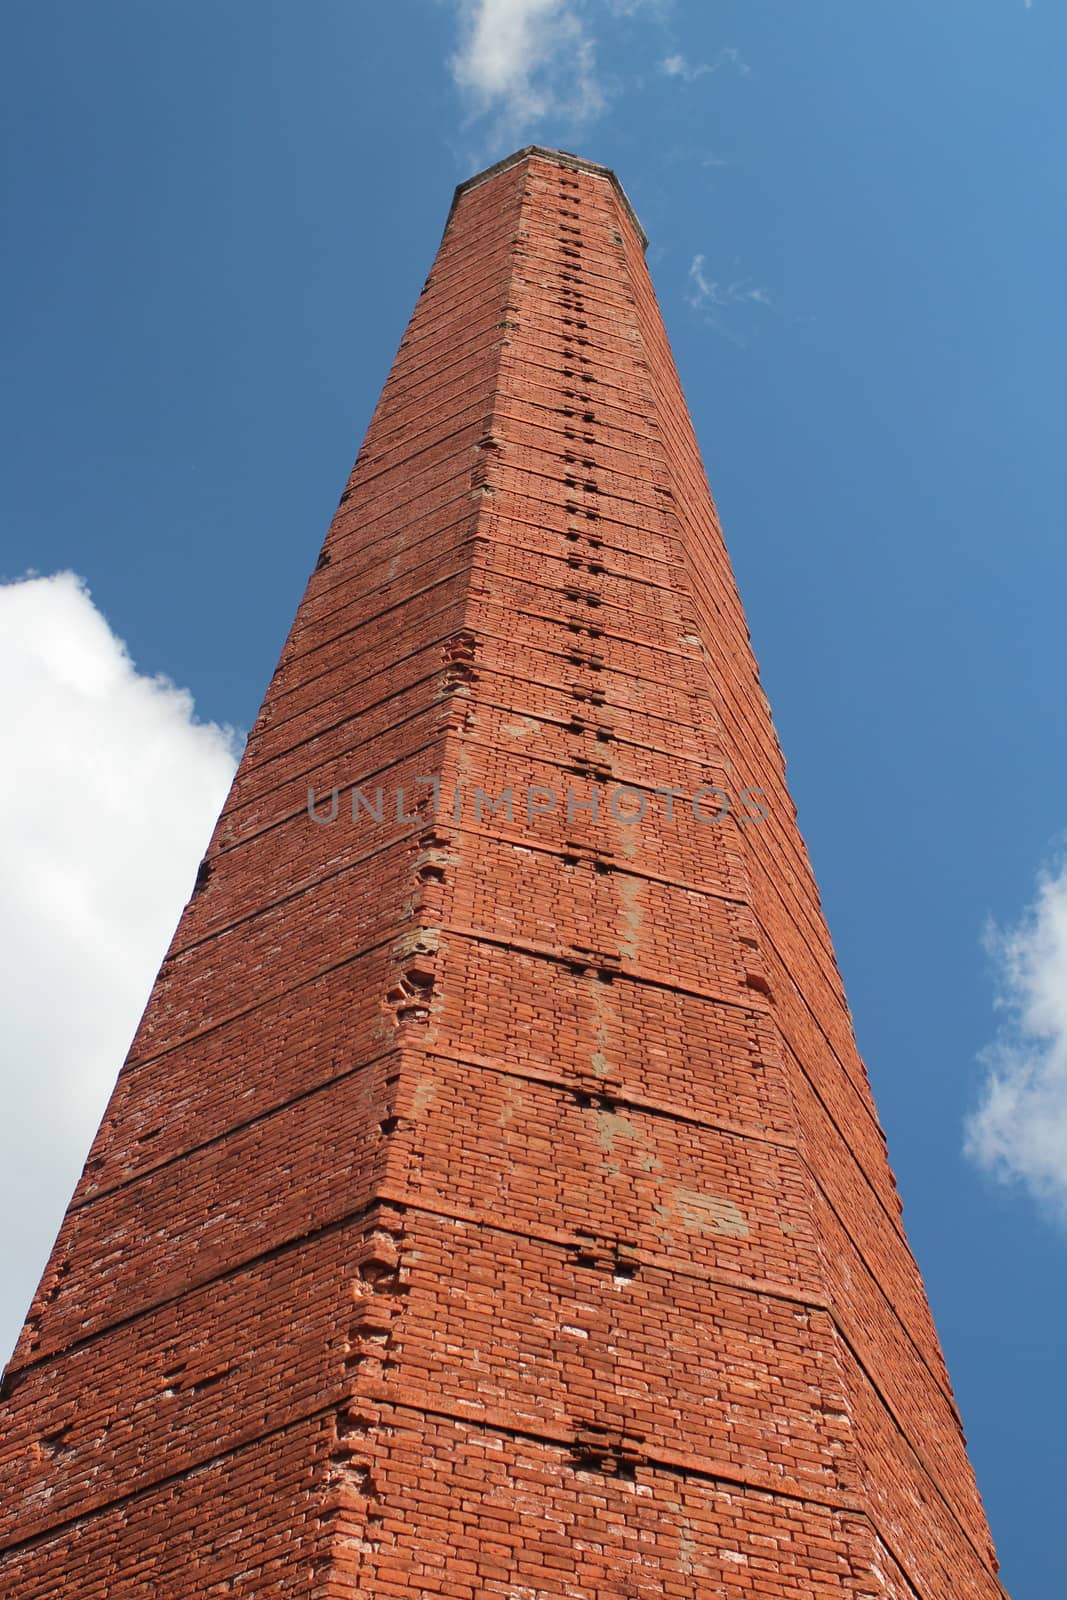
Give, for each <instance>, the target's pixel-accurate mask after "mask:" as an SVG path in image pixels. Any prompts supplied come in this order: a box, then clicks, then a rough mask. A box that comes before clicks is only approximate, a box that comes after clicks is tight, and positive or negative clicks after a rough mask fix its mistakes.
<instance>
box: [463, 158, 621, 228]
mask: <svg viewBox="0 0 1067 1600" xmlns="http://www.w3.org/2000/svg"><path fill="white" fill-rule="evenodd" d="M530 156H536V157H537V158H538V160H540V161H553V162H555V164H556V165H557V166H559V167H569V168H570V170H571V171H572V172H588V173H589V174H590V175H591V176H592V177H594V178H604V179H606V181H607V182H608V183H610V184H611V186H612V188H613V189H614V190H615V193H616V194H617V195H618V197H619V199H620V201H621V202H622V207H623V210H624V211H625V212H626V215H627V216H628V217H629V219H630V221H631V222H632V223H633V225H634V229H635V230H636V233H637V237H638V238H639V239H640V241H641V248H642V250H647V249H648V235H647V233H646V232H645V230H644V228H642V226H641V224H640V222H639V221H638V219H637V212H636V211H635V210H634V208H633V206H632V205H631V204H630V202H629V200H628V199H627V198H626V191H625V189H624V188H623V186H622V184H621V183H620V182H619V180H618V178H617V176H616V175H615V173H614V172H613V171H612V170H611V168H610V167H605V166H601V164H600V162H599V161H586V160H584V159H583V158H582V157H581V156H572V155H570V154H568V152H567V151H566V150H550V149H548V147H547V146H546V145H543V144H528V145H525V146H524V147H523V149H521V150H516V151H515V152H514V154H513V155H510V156H505V157H504V159H503V161H495V162H494V163H493V165H492V166H491V167H486V168H485V170H484V171H483V172H476V173H475V175H474V177H473V178H468V179H467V180H466V182H465V183H460V184H457V185H456V192H455V194H454V195H453V196H452V205H451V207H450V209H449V213H448V215H449V219H451V216H452V212H453V211H454V210H455V209H456V206H457V204H458V203H459V197H460V195H463V194H466V193H467V191H468V190H469V189H476V188H477V187H478V185H479V184H480V183H485V182H487V181H488V179H490V178H495V177H496V175H497V173H499V172H506V171H507V170H508V168H509V167H517V166H518V164H519V162H520V161H527V160H529V158H530ZM446 227H447V223H446Z"/></svg>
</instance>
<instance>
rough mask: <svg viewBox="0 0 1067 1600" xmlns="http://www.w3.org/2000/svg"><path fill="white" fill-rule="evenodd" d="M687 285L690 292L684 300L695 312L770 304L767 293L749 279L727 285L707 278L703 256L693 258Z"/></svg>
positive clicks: (736, 279) (734, 280) (737, 279)
mask: <svg viewBox="0 0 1067 1600" xmlns="http://www.w3.org/2000/svg"><path fill="white" fill-rule="evenodd" d="M689 283H690V290H689V294H688V296H687V297H686V298H687V299H688V301H689V304H690V305H691V306H692V307H693V308H694V310H696V311H703V310H704V309H705V308H706V307H708V306H743V305H759V306H769V305H770V303H771V297H770V294H769V293H768V291H767V290H766V289H760V288H758V287H757V286H756V285H755V284H754V283H753V282H752V279H751V278H735V279H733V280H732V281H731V282H729V283H720V282H719V281H718V280H717V279H715V278H709V277H708V276H707V274H706V273H705V271H704V257H703V256H694V257H693V260H692V263H691V265H690V267H689Z"/></svg>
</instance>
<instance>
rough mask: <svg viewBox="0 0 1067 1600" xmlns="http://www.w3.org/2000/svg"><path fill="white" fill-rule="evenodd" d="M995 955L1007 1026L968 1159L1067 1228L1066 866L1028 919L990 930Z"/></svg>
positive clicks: (973, 1123)
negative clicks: (1016, 1186) (1025, 1193)
mask: <svg viewBox="0 0 1067 1600" xmlns="http://www.w3.org/2000/svg"><path fill="white" fill-rule="evenodd" d="M988 946H989V949H990V951H991V953H992V954H993V956H994V958H995V960H996V961H997V964H998V981H999V993H998V996H997V1003H998V1006H999V1007H1000V1009H1001V1010H1002V1011H1003V1012H1004V1013H1005V1027H1004V1028H1003V1029H1002V1031H1001V1033H1000V1036H999V1037H998V1039H997V1040H996V1041H995V1043H994V1044H993V1045H991V1046H990V1048H989V1049H988V1050H987V1051H985V1053H984V1056H983V1060H984V1063H985V1066H986V1068H987V1076H986V1080H985V1084H984V1086H983V1089H982V1096H981V1100H980V1103H979V1106H978V1108H977V1110H976V1111H975V1112H974V1113H973V1114H972V1115H971V1117H970V1118H969V1119H968V1122H967V1130H966V1149H967V1153H968V1155H969V1156H971V1158H972V1159H973V1160H974V1161H976V1162H977V1163H978V1165H979V1166H981V1167H983V1168H984V1169H985V1170H986V1171H987V1172H989V1173H991V1174H993V1175H994V1176H995V1177H997V1178H999V1179H1001V1180H1002V1181H1005V1182H1008V1183H1012V1182H1015V1183H1022V1184H1024V1185H1025V1186H1026V1187H1027V1188H1028V1189H1029V1190H1030V1192H1031V1193H1032V1194H1033V1195H1034V1196H1035V1198H1036V1199H1038V1200H1039V1201H1040V1202H1041V1203H1042V1204H1043V1205H1044V1206H1045V1207H1046V1208H1047V1209H1048V1210H1050V1211H1051V1212H1053V1213H1054V1214H1056V1215H1057V1216H1058V1217H1059V1218H1060V1220H1061V1221H1064V1222H1067V860H1065V861H1062V862H1060V863H1059V864H1058V865H1057V866H1056V867H1054V868H1050V869H1049V870H1048V871H1046V872H1044V873H1042V874H1041V876H1040V877H1039V879H1038V884H1037V893H1036V895H1035V897H1034V900H1033V901H1032V903H1031V904H1030V906H1029V907H1028V908H1027V910H1026V912H1025V913H1024V915H1023V917H1022V919H1021V920H1020V921H1019V922H1018V923H1017V924H1016V926H1014V927H1012V928H1007V929H1004V928H993V929H991V930H990V933H989V937H988Z"/></svg>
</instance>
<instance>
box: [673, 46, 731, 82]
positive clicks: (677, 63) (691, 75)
mask: <svg viewBox="0 0 1067 1600" xmlns="http://www.w3.org/2000/svg"><path fill="white" fill-rule="evenodd" d="M723 67H733V69H734V71H735V72H736V73H737V74H738V76H739V77H742V78H747V77H749V76H750V75H751V72H752V68H751V67H749V66H748V65H747V64H746V63H745V62H744V61H742V60H741V55H740V52H739V51H737V50H735V49H733V47H732V46H727V47H725V48H724V49H722V50H720V51H719V53H718V55H717V56H716V57H715V60H714V61H702V62H700V64H699V65H698V66H693V65H692V63H691V62H689V61H687V60H686V59H685V57H684V56H683V55H682V54H681V52H680V51H677V50H676V51H674V52H673V54H671V55H669V56H664V58H663V60H662V61H661V62H660V64H659V70H660V71H661V72H662V73H663V74H664V76H665V77H668V78H681V79H682V81H683V82H684V83H692V82H693V81H694V80H695V79H696V78H704V77H707V75H708V73H710V72H719V71H720V70H721V69H722V68H723Z"/></svg>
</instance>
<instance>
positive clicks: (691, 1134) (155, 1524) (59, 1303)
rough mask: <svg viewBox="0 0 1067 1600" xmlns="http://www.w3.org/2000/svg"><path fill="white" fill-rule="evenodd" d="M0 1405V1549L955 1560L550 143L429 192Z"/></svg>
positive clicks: (638, 380)
mask: <svg viewBox="0 0 1067 1600" xmlns="http://www.w3.org/2000/svg"><path fill="white" fill-rule="evenodd" d="M431 779H432V780H436V782H435V783H434V782H430V781H429V780H431ZM353 786H358V787H359V788H360V790H361V792H362V796H363V801H364V804H363V806H362V808H360V807H357V816H356V820H353V815H352V795H351V791H352V789H353ZM620 786H625V789H626V794H627V796H628V800H627V801H626V802H625V803H624V806H623V811H624V812H625V813H626V814H620V813H619V812H618V811H617V810H616V809H614V807H613V805H612V796H613V795H615V794H616V792H617V791H618V790H619V788H620ZM713 789H714V790H719V791H721V792H722V795H723V796H724V797H725V799H726V809H725V812H724V814H723V815H721V816H720V818H719V820H718V821H714V822H712V821H710V820H709V812H708V808H707V807H706V808H705V810H704V811H703V812H702V811H701V809H700V797H701V795H704V796H705V800H706V798H707V795H708V793H709V792H710V791H711V790H713ZM309 790H311V791H312V792H313V795H314V797H315V807H316V816H317V817H318V819H319V820H314V819H313V818H312V817H311V816H310V815H309V812H308V805H307V801H308V793H309ZM746 790H749V791H751V790H758V791H760V792H761V797H762V808H763V809H764V810H765V813H766V814H765V815H764V816H762V817H761V816H759V814H758V811H757V813H756V814H753V813H752V812H751V811H749V810H748V808H747V807H746V806H745V804H744V802H743V799H742V795H743V792H744V791H746ZM398 791H402V793H403V800H402V802H401V803H400V804H399V805H397V803H396V800H397V794H398ZM505 791H510V794H511V806H510V809H509V807H508V806H507V805H506V804H502V803H500V802H501V797H502V795H503V794H504V792H505ZM530 791H533V792H534V793H537V794H540V795H541V796H542V799H543V797H544V796H545V795H546V794H547V793H548V791H552V792H553V794H554V796H555V803H554V804H553V805H552V806H551V807H548V806H545V807H544V809H542V810H541V811H540V814H538V813H537V812H536V811H535V812H534V813H532V814H528V813H527V810H526V805H527V797H528V793H529V792H530ZM479 792H481V798H479ZM568 792H569V798H568ZM335 795H336V802H335V801H334V797H335ZM594 797H595V798H596V804H597V811H596V813H595V814H594V812H593V810H592V809H591V802H592V801H593V799H594ZM490 802H492V803H490ZM334 803H336V807H337V814H336V818H335V820H328V819H329V818H330V817H331V816H332V815H333V811H332V807H333V804H334ZM635 806H636V809H637V811H639V812H640V813H641V815H640V817H639V818H638V819H637V820H635V819H634V808H635ZM718 806H719V803H718V801H713V802H712V804H711V806H710V812H711V814H712V815H713V814H714V813H715V812H716V811H717V810H718ZM694 807H696V809H694ZM2 1406H3V1415H4V1429H5V1431H4V1435H3V1443H2V1445H0V1487H2V1491H3V1494H2V1505H3V1511H2V1513H0V1587H2V1589H3V1592H4V1594H5V1595H11V1596H13V1597H14V1600H45V1597H46V1596H47V1597H52V1596H56V1595H62V1596H66V1595H68V1594H70V1595H72V1594H75V1593H77V1594H79V1595H81V1596H83V1597H87V1600H105V1597H107V1600H141V1597H144V1600H148V1597H149V1596H151V1597H153V1600H155V1597H163V1600H179V1597H180V1600H193V1597H200V1596H211V1597H215V1596H218V1597H221V1596H228V1597H238V1600H252V1597H256V1600H265V1597H267V1596H270V1597H272V1600H273V1597H275V1596H279V1597H280V1596H285V1597H287V1600H288V1597H307V1600H356V1597H360V1600H365V1597H369V1596H372V1595H373V1596H375V1597H376V1600H377V1597H379V1596H386V1597H390V1596H391V1597H394V1600H412V1597H415V1596H451V1597H456V1600H476V1597H478V1600H480V1597H481V1596H484V1595H498V1596H501V1597H502V1600H503V1597H508V1600H520V1597H521V1600H557V1597H563V1596H569V1597H572V1600H601V1597H602V1596H607V1595H629V1596H632V1597H637V1596H640V1597H648V1600H651V1597H652V1596H656V1597H661V1596H669V1597H677V1600H682V1597H685V1600H697V1597H700V1600H703V1597H704V1596H707V1595H718V1596H722V1597H736V1600H789V1597H790V1596H795V1597H796V1600H832V1597H840V1600H844V1597H852V1600H961V1597H964V1600H993V1597H996V1596H998V1595H1000V1594H1001V1591H1000V1588H999V1585H998V1583H997V1580H996V1576H995V1572H996V1565H995V1559H994V1556H993V1553H992V1549H991V1546H990V1542H989V1534H988V1529H987V1527H986V1524H985V1519H984V1516H983V1512H982V1507H981V1503H980V1500H979V1498H978V1494H977V1490H976V1487H975V1484H974V1479H973V1476H972V1473H971V1469H970V1466H969V1464H968V1461H967V1456H966V1452H965V1448H964V1442H963V1437H962V1433H961V1430H960V1425H959V1419H958V1417H957V1415H956V1411H955V1407H954V1404H953V1401H952V1394H951V1389H950V1387H949V1382H948V1376H947V1373H946V1372H945V1367H944V1361H943V1358H942V1354H941V1350H940V1347H939V1344H938V1341H937V1336H936V1333H935V1331H934V1328H933V1324H932V1321H931V1318H930V1313H929V1308H928V1305H927V1302H926V1297H925V1294H924V1291H923V1286H922V1282H921V1279H920V1277H919V1273H918V1271H917V1268H916V1266H915V1263H914V1260H913V1258H912V1256H911V1254H910V1252H909V1250H908V1246H907V1242H906V1239H905V1236H904V1232H903V1228H902V1224H901V1216H900V1205H899V1201H898V1198H897V1194H896V1190H895V1186H894V1184H893V1179H892V1174H891V1172H890V1169H889V1165H888V1161H887V1159H886V1150H885V1140H884V1137H883V1135H882V1132H881V1129H880V1127H879V1125H878V1121H877V1116H876V1114H875V1110H874V1106H873V1103H872V1101H871V1096H870V1091H869V1087H868V1083H867V1077H866V1073H865V1071H864V1067H863V1063H862V1061H861V1060H860V1058H859V1055H858V1053H857V1050H856V1045H855V1040H854V1037H853V1033H852V1028H851V1021H850V1018H849V1014H848V1009H847V1006H846V1003H845V998H844V993H843V989H842V985H841V978H840V974H839V972H838V969H837V965H836V962H835V959H834V953H833V948H832V945H831V942H830V938H829V934H828V932H827V929H826V925H825V921H824V919H823V916H822V912H821V908H820V904H819V897H818V891H817V888H816V885H815V882H814V879H813V877H812V873H811V869H810V865H809V863H808V859H807V855H806V852H805V849H804V845H803V842H802V840H801V838H800V835H799V832H798V831H797V827H796V820H795V812H794V809H793V806H792V802H791V800H790V798H789V795H788V791H787V789H786V785H785V775H784V764H783V761H782V757H781V752H780V750H779V748H778V743H777V740H776V737H775V733H774V728H773V725H772V723H771V720H770V714H769V710H768V707H767V704H766V701H765V699H764V697H763V694H762V691H761V689H760V687H759V680H758V673H757V669H756V664H755V661H754V659H753V657H752V653H751V649H750V647H749V642H748V635H747V630H746V627H745V621H744V615H743V612H742V609H741V605H740V601H739V599H738V596H737V592H736V589H735V586H734V583H733V580H732V576H731V573H730V567H729V562H728V559H727V556H726V552H725V548H724V546H723V543H722V538H721V534H720V531H719V527H718V522H717V518H716V514H715V508H714V505H713V503H712V500H711V497H710V494H709V492H708V489H707V485H706V482H705V480H704V475H703V470H702V467H701V464H700V458H699V453H698V451H697V447H696V442H695V440H694V438H693V434H692V428H691V426H690V423H689V419H688V416H687V413H686V409H685V404H684V401H683V398H682V395H681V391H680V389H679V386H678V380H677V376H676V374H675V370H674V366H673V362H672V360H671V356H670V351H669V349H668V346H667V342H666V337H665V334H664V331H663V326H662V322H661V319H660V317H659V313H658V310H657V308H656V303H655V297H654V294H653V291H652V288H651V283H650V281H649V278H648V274H647V270H646V268H645V264H644V260H643V254H642V240H641V238H640V236H639V233H638V231H637V229H636V227H635V224H634V221H633V219H632V216H631V214H630V212H629V209H628V207H627V206H626V204H625V202H624V201H623V199H622V197H621V192H620V191H619V189H618V187H617V185H616V184H615V183H614V182H613V181H612V180H611V179H610V176H609V175H607V174H605V173H604V172H603V170H602V169H596V168H591V167H588V166H582V165H580V164H579V165H577V166H576V165H575V164H574V163H573V162H568V160H566V159H565V158H558V157H553V156H551V155H549V154H547V153H544V152H541V153H538V152H532V153H530V152H527V153H524V155H523V156H522V157H521V158H520V159H517V160H515V161H513V162H511V163H510V164H505V165H504V166H503V167H502V169H501V170H499V171H494V172H493V173H490V174H488V175H486V176H485V177H484V178H483V180H481V181H479V182H477V183H474V184H473V185H471V186H468V187H466V188H465V189H464V191H463V192H462V194H461V196H460V197H459V199H458V202H457V204H456V206H455V208H454V210H453V213H452V216H451V217H450V219H449V224H448V227H447V228H446V231H445V237H444V240H443V242H442V246H441V250H440V252H439V254H438V257H437V260H436V262H435V264H434V268H433V271H432V272H431V274H430V277H429V279H428V280H427V284H426V287H425V288H424V290H423V292H422V294H421V296H420V298H419V302H418V305H417V307H416V310H415V313H414V315H413V317H412V320H411V323H410V325H409V327H408V330H407V332H406V334H405V336H404V339H403V340H402V342H401V347H400V350H399V352H398V355H397V358H396V361H395V363H394V366H393V370H392V373H391V375H390V378H389V382H388V383H387V385H386V387H385V390H384V391H383V394H382V397H381V400H380V401H379V404H378V407H377V409H376V411H375V414H374V417H373V419H372V421H371V425H370V427H369V429H368V431H367V436H366V438H365V440H364V443H363V447H362V449H361V450H360V453H359V457H358V459H357V461H356V464H355V467H354V469H353V472H352V475H351V477H350V480H349V483H348V486H347V488H346V490H345V493H344V495H343V496H342V499H341V503H340V505H339V506H338V510H337V513H336V516H335V517H334V520H333V523H332V525H331V528H330V531H329V534H328V536H327V539H326V543H325V545H324V547H323V552H322V555H321V557H320V560H319V563H318V564H317V566H316V569H315V571H314V572H313V573H312V575H311V577H310V578H309V580H308V585H307V590H306V593H305V595H304V598H303V601H302V603H301V606H300V608H299V611H298V613H297V616H296V619H295V621H294V623H293V626H292V629H291V631H290V634H289V638H288V640H287V641H286V644H285V647H284V649H283V651H282V654H281V658H280V660H279V663H278V667H277V669H276V671H275V674H274V677H273V679H272V681H271V684H270V687H269V689H268V691H267V695H266V698H265V700H264V703H263V707H262V710H261V713H260V715H259V718H258V719H257V722H256V725H255V727H254V728H253V730H252V732H251V735H250V738H249V741H248V746H247V749H246V751H245V754H244V757H243V760H242V762H241V766H240V769H239V771H238V774H237V777H236V779H235V781H234V785H233V789H232V791H231V794H230V797H229V799H228V801H227V804H226V806H225V808H224V810H223V813H222V816H221V817H220V819H219V822H218V825H217V827H216V829H215V832H214V835H213V837H212V840H211V844H210V847H209V851H208V855H207V857H206V859H205V864H204V868H203V869H202V871H201V873H200V876H199V878H198V882H197V887H196V890H195V892H194V894H193V896H192V898H191V900H190V902H189V905H188V906H187V908H186V911H185V913H184V915H183V917H182V920H181V923H180V925H179V927H178V929H177V931H176V933H175V936H174V939H173V941H172V944H171V948H170V950H169V952H168V955H167V958H166V960H165V962H164V965H163V967H162V969H161V972H160V974H159V978H158V980H157V983H156V985H155V988H154V990H153V993H152V997H151V999H150V1002H149V1005H148V1008H147V1010H146V1013H145V1016H144V1018H143V1020H142V1023H141V1026H140V1027H139V1029H138V1031H137V1035H136V1037H135V1039H134V1043H133V1046H132V1048H131V1051H130V1055H129V1058H128V1061H127V1063H126V1065H125V1067H124V1069H123V1071H122V1073H121V1075H120V1077H119V1081H118V1084H117V1086H116V1089H115V1092H114V1095H113V1097H112V1100H111V1103H110V1105H109V1107H108V1111H107V1114H106V1116H105V1118H104V1121H103V1123H102V1125H101V1129H100V1132H99V1134H98V1136H97V1139H96V1141H95V1143H94V1145H93V1149H92V1151H91V1154H90V1158H89V1160H88V1162H87V1164H86V1168H85V1172H84V1174H83V1176H82V1179H81V1182H80V1184H79V1186H78V1189H77V1191H76V1193H75V1196H74V1199H73V1201H72V1203H71V1207H70V1209H69V1211H68V1214H67V1217H66V1219H65V1221H64V1224H63V1227H62V1229H61V1232H60V1235H59V1238H58V1240H57V1241H56V1246H55V1249H54V1251H53V1255H52V1258H51V1261H50V1262H49V1266H48V1269H47V1271H46V1274H45V1277H44V1279H43V1281H42V1284H41V1288H40V1290H39V1292H38V1295H37V1298H36V1300H35V1302H34V1305H33V1307H32V1309H31V1314H30V1318H29V1320H28V1322H27V1326H26V1328H25V1330H24V1332H23V1336H22V1339H21V1340H20V1342H19V1346H18V1348H17V1350H16V1353H15V1356H14V1358H13V1360H12V1362H11V1364H10V1366H9V1369H8V1372H7V1374H6V1377H5V1380H4V1388H3V1397H2Z"/></svg>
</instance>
